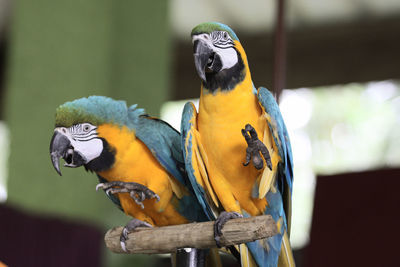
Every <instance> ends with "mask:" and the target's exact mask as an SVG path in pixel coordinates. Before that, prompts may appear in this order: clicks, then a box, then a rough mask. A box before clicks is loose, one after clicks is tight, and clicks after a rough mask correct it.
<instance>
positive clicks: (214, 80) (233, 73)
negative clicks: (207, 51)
mask: <svg viewBox="0 0 400 267" xmlns="http://www.w3.org/2000/svg"><path fill="white" fill-rule="evenodd" d="M235 50H236V49H235ZM236 53H237V55H238V62H237V63H236V64H235V65H234V66H233V67H232V68H230V69H224V70H222V71H221V68H222V62H221V58H220V57H219V56H218V55H216V56H215V58H214V61H213V63H212V65H211V67H210V68H209V70H208V71H206V80H207V81H206V82H204V81H203V86H204V88H205V89H208V90H209V91H211V92H215V91H216V90H217V89H219V88H220V89H221V91H229V90H232V89H233V88H235V86H236V85H237V84H238V83H240V82H242V81H243V80H244V77H245V73H244V64H243V60H242V57H241V56H240V54H239V53H238V52H237V51H236Z"/></svg>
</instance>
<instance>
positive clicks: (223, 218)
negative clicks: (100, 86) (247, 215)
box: [214, 211, 243, 248]
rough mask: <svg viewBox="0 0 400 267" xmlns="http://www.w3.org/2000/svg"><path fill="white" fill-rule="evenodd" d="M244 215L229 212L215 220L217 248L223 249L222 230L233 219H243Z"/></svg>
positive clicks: (223, 213)
mask: <svg viewBox="0 0 400 267" xmlns="http://www.w3.org/2000/svg"><path fill="white" fill-rule="evenodd" d="M242 217H243V215H242V214H240V213H238V212H227V211H223V212H221V213H220V215H219V216H218V218H217V219H216V220H215V223H214V240H215V243H216V244H217V247H219V248H220V247H221V244H220V240H221V236H222V228H223V227H224V225H225V223H226V222H227V221H229V220H231V219H236V218H242Z"/></svg>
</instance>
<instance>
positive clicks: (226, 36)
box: [224, 32, 228, 40]
mask: <svg viewBox="0 0 400 267" xmlns="http://www.w3.org/2000/svg"><path fill="white" fill-rule="evenodd" d="M224 39H225V40H226V39H228V33H227V32H224Z"/></svg>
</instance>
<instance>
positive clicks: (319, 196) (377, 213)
mask: <svg viewBox="0 0 400 267" xmlns="http://www.w3.org/2000/svg"><path fill="white" fill-rule="evenodd" d="M399 188H400V169H384V170H376V171H367V172H360V173H346V174H337V175H332V176H318V178H317V187H316V194H315V199H314V203H315V205H314V212H313V219H312V228H311V235H310V244H309V246H308V247H307V248H306V249H305V255H304V261H303V264H302V266H304V267H320V266H325V267H329V266H335V267H336V266H399V264H400V258H399V255H398V247H399V246H398V239H399V237H400V228H399V221H400V213H399V212H398V211H399V204H400V194H399Z"/></svg>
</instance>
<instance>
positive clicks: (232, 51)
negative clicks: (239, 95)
mask: <svg viewBox="0 0 400 267" xmlns="http://www.w3.org/2000/svg"><path fill="white" fill-rule="evenodd" d="M191 36H192V43H193V53H194V62H195V67H196V70H197V73H198V75H199V76H200V78H201V80H202V82H203V85H204V86H205V88H207V89H209V90H211V91H214V90H215V89H217V88H220V89H221V90H231V89H233V88H234V87H235V85H236V84H237V83H239V82H241V81H242V80H243V79H244V77H245V75H246V66H247V58H246V54H245V52H244V50H243V47H242V46H241V44H240V41H239V39H238V37H237V36H236V34H235V33H234V32H233V30H232V29H231V28H229V27H228V26H226V25H224V24H222V23H218V22H207V23H202V24H200V25H197V26H196V27H195V28H194V29H193V30H192V33H191Z"/></svg>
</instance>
